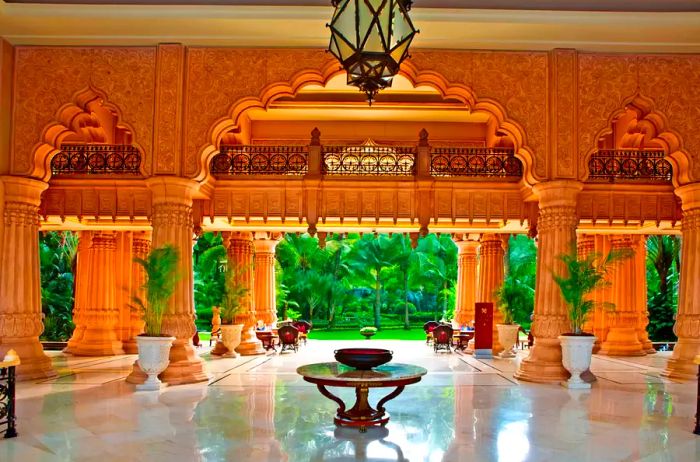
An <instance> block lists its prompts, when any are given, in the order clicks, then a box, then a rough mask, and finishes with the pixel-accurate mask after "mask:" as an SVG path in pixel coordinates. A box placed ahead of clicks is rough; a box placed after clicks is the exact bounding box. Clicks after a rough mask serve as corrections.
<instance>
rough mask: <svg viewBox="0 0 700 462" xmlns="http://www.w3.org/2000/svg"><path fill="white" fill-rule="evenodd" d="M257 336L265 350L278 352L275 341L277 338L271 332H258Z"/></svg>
mask: <svg viewBox="0 0 700 462" xmlns="http://www.w3.org/2000/svg"><path fill="white" fill-rule="evenodd" d="M255 336H256V337H257V338H258V340H260V341H261V342H262V344H263V346H264V347H265V350H266V351H267V350H273V351H277V349H276V348H275V339H276V338H277V336H276V335H274V334H273V333H272V332H271V331H269V330H267V331H265V330H256V331H255Z"/></svg>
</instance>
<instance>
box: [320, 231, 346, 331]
mask: <svg viewBox="0 0 700 462" xmlns="http://www.w3.org/2000/svg"><path fill="white" fill-rule="evenodd" d="M349 251H350V245H349V243H348V241H347V240H346V239H344V238H343V236H342V235H341V236H338V237H337V238H332V239H329V240H328V242H327V243H326V249H325V252H326V253H327V254H328V262H327V265H326V268H325V269H324V270H325V271H324V272H325V273H326V274H328V275H330V277H331V281H330V287H329V290H328V326H329V327H331V328H332V327H333V326H334V325H335V319H336V306H337V305H338V303H339V302H340V301H341V300H342V299H343V297H344V296H345V294H346V293H347V291H348V284H347V276H348V275H349V274H350V266H348V264H347V261H346V257H347V254H348V252H349Z"/></svg>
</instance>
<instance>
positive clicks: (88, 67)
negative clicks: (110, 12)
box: [12, 47, 156, 175]
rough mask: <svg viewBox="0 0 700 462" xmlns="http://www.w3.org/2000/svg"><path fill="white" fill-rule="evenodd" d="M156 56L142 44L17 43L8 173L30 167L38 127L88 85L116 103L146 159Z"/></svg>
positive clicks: (150, 137)
mask: <svg viewBox="0 0 700 462" xmlns="http://www.w3.org/2000/svg"><path fill="white" fill-rule="evenodd" d="M155 57H156V50H155V48H142V47H114V48H99V47H95V48H78V47H16V49H15V78H14V89H13V98H14V105H13V116H12V120H13V127H12V136H13V142H12V173H13V174H18V175H23V174H27V173H28V172H29V171H30V170H31V165H32V162H33V159H32V152H33V150H34V148H35V147H36V146H37V143H38V142H39V141H40V139H41V134H42V131H43V129H44V128H45V127H46V126H47V125H48V124H50V123H51V122H53V121H54V117H55V114H56V112H57V111H58V109H59V108H60V107H61V106H63V105H64V104H68V103H71V102H72V97H73V95H74V94H75V93H77V92H78V91H80V90H82V89H85V88H87V87H89V86H92V87H94V88H96V89H98V90H100V91H102V92H104V93H105V94H106V95H107V96H108V98H109V100H110V102H112V103H114V104H115V105H117V106H118V107H119V109H120V111H121V112H122V116H123V120H121V122H124V123H127V124H129V125H130V126H131V127H132V128H133V130H134V139H135V141H136V142H137V143H138V144H139V145H140V146H141V147H143V149H144V151H145V154H146V156H147V158H148V159H151V157H152V143H153V105H154V94H155ZM149 164H150V160H146V163H145V165H146V166H149ZM148 170H149V171H150V166H149V167H148Z"/></svg>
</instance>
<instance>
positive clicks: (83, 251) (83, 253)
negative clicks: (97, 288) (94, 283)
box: [63, 231, 92, 354]
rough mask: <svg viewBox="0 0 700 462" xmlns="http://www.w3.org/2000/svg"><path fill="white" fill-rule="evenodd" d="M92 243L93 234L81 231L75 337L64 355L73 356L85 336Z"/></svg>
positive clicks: (78, 253)
mask: <svg viewBox="0 0 700 462" xmlns="http://www.w3.org/2000/svg"><path fill="white" fill-rule="evenodd" d="M91 243H92V233H91V232H90V231H81V232H80V233H78V249H77V252H76V255H75V259H76V265H75V283H74V284H75V289H74V294H75V296H74V300H73V324H74V325H75V328H74V329H73V335H72V336H71V338H70V340H68V344H67V345H66V347H65V348H64V349H63V352H64V353H69V354H73V350H74V349H75V347H76V345H78V344H79V343H80V341H81V340H82V339H83V335H84V334H85V309H86V308H87V302H88V292H89V290H90V281H89V280H88V279H89V275H90V267H89V265H90V262H91V261H92V257H91V255H90V253H91V252H92V250H91V249H90V245H91Z"/></svg>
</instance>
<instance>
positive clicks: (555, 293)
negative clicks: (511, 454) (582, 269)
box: [515, 180, 583, 382]
mask: <svg viewBox="0 0 700 462" xmlns="http://www.w3.org/2000/svg"><path fill="white" fill-rule="evenodd" d="M582 188H583V185H582V184H581V183H579V182H577V181H570V180H556V181H549V182H546V183H539V184H537V185H535V187H534V192H535V194H537V195H538V196H539V209H540V213H539V218H538V221H537V229H538V246H537V276H536V282H535V312H534V317H533V323H532V335H533V336H534V337H535V344H534V346H533V347H532V349H531V350H530V354H529V356H528V357H527V358H525V359H523V361H522V362H521V363H520V367H519V368H518V370H517V371H516V373H515V377H516V378H517V379H520V380H526V381H529V382H559V381H562V380H565V379H568V377H569V373H568V372H567V371H566V369H564V367H563V366H562V363H561V345H560V344H559V339H558V337H559V335H561V334H562V333H564V332H567V331H570V330H571V327H570V323H569V319H568V316H567V307H566V304H565V303H564V299H563V298H562V297H561V292H560V291H559V287H558V286H557V284H556V282H554V278H553V277H552V271H555V272H556V273H558V274H562V273H563V272H564V271H565V265H564V264H563V263H562V262H561V261H559V259H557V256H558V255H560V254H562V253H569V252H571V248H572V246H573V245H575V242H576V225H577V223H578V218H577V217H576V198H577V196H578V193H579V192H580V191H581V189H582Z"/></svg>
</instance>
